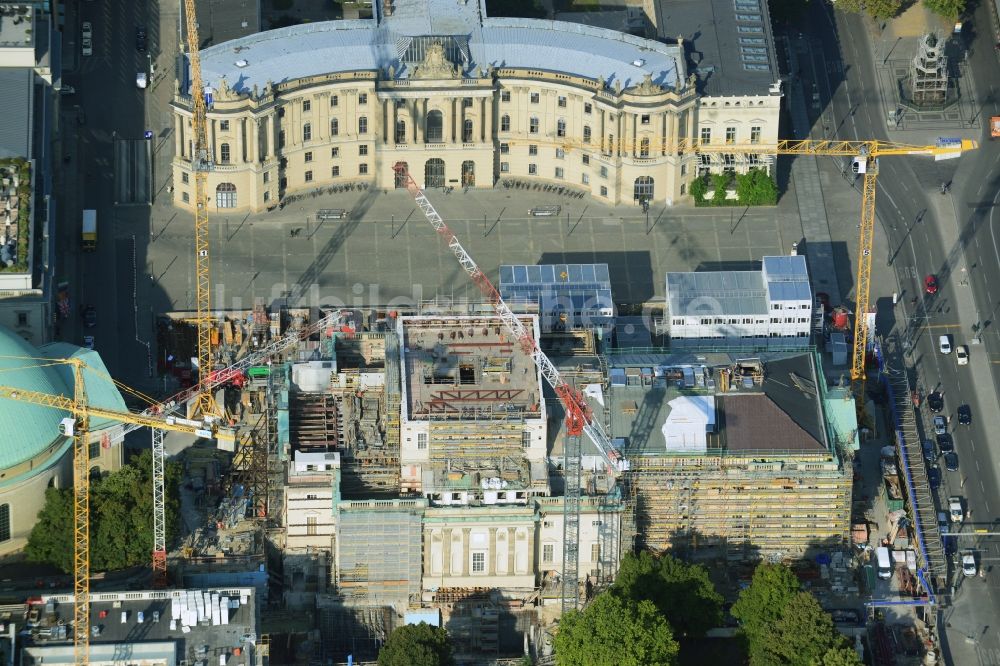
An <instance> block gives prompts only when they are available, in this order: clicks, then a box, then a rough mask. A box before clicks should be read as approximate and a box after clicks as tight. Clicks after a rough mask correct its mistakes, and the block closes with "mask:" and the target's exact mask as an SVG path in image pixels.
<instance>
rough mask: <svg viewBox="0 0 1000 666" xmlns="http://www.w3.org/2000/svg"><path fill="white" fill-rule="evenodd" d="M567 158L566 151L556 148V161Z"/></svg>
mask: <svg viewBox="0 0 1000 666" xmlns="http://www.w3.org/2000/svg"><path fill="white" fill-rule="evenodd" d="M564 157H566V151H565V150H564V149H563V148H556V159H557V160H561V159H563V158H564Z"/></svg>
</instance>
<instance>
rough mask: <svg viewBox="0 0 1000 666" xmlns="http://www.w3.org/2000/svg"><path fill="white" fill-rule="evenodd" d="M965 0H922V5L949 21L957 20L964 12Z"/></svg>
mask: <svg viewBox="0 0 1000 666" xmlns="http://www.w3.org/2000/svg"><path fill="white" fill-rule="evenodd" d="M965 5H966V0H924V6H925V7H927V9H929V10H931V11H932V12H934V13H935V14H940V15H941V16H943V17H945V18H946V19H948V20H950V21H956V20H958V17H959V16H961V15H962V14H963V13H964V12H965Z"/></svg>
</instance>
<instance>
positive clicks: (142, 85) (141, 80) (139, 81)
mask: <svg viewBox="0 0 1000 666" xmlns="http://www.w3.org/2000/svg"><path fill="white" fill-rule="evenodd" d="M147 85H149V79H148V78H147V77H146V72H138V73H136V75H135V87H136V88H138V89H139V90H145V89H146V86H147Z"/></svg>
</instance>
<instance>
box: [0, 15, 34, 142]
mask: <svg viewBox="0 0 1000 666" xmlns="http://www.w3.org/2000/svg"><path fill="white" fill-rule="evenodd" d="M8 20H9V18H8ZM30 26H31V24H28V27H30ZM34 76H35V73H34V71H33V70H32V69H31V68H30V67H0V90H3V94H2V95H0V158H2V157H23V158H25V159H29V158H30V157H31V135H32V110H31V105H32V101H33V100H32V81H33V80H34Z"/></svg>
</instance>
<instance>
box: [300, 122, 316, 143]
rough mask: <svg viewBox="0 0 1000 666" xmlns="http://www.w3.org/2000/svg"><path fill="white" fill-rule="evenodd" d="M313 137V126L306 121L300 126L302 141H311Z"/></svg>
mask: <svg viewBox="0 0 1000 666" xmlns="http://www.w3.org/2000/svg"><path fill="white" fill-rule="evenodd" d="M312 138H313V126H312V123H306V124H305V125H303V126H302V141H312Z"/></svg>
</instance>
